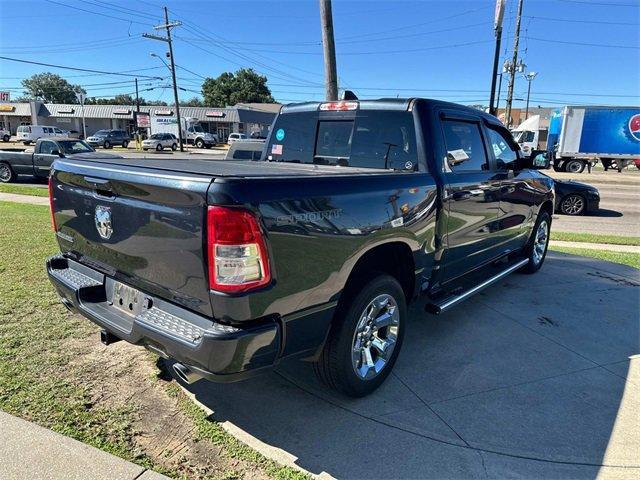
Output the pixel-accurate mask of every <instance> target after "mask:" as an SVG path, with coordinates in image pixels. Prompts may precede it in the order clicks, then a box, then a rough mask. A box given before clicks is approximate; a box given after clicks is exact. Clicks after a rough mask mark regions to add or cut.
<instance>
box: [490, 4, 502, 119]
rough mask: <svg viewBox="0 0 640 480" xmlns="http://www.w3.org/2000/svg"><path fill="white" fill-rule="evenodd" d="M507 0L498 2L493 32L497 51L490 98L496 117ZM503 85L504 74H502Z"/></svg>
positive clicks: (491, 112)
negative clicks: (497, 88)
mask: <svg viewBox="0 0 640 480" xmlns="http://www.w3.org/2000/svg"><path fill="white" fill-rule="evenodd" d="M505 2H506V0H496V14H495V19H494V23H493V30H494V33H495V36H496V50H495V52H494V53H493V70H492V72H491V96H490V97H489V113H490V114H491V115H494V116H495V115H496V113H497V111H498V107H497V106H496V105H494V100H495V95H496V77H497V76H498V63H499V62H500V43H501V42H502V19H503V17H504V4H505ZM500 83H502V74H500Z"/></svg>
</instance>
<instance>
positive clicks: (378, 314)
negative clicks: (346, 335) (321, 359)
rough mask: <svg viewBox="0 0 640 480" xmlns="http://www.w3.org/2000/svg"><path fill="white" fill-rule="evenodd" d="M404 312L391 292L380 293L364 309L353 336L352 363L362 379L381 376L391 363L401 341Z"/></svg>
mask: <svg viewBox="0 0 640 480" xmlns="http://www.w3.org/2000/svg"><path fill="white" fill-rule="evenodd" d="M399 327H400V311H399V310H398V303H397V302H396V300H395V299H394V298H393V297H392V296H391V295H389V294H386V293H385V294H382V295H378V296H377V297H376V298H374V299H373V300H372V301H371V302H370V303H369V304H368V305H367V307H366V308H365V309H364V311H363V312H362V314H361V315H360V319H359V320H358V325H357V327H356V331H355V333H354V335H353V344H352V353H351V363H352V365H353V370H354V371H355V373H356V375H357V376H358V377H359V378H361V379H362V380H371V379H373V378H375V377H377V376H378V375H379V374H380V372H382V370H384V368H385V367H386V366H387V364H388V363H389V360H390V359H391V355H393V351H394V349H395V346H396V342H397V340H398V329H399Z"/></svg>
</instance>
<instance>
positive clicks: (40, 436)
mask: <svg viewBox="0 0 640 480" xmlns="http://www.w3.org/2000/svg"><path fill="white" fill-rule="evenodd" d="M0 478H2V479H3V480H23V479H26V478H29V479H33V480H36V479H47V480H56V479H60V480H72V479H73V480H83V479H87V480H100V479H105V480H107V479H108V480H120V479H121V480H163V479H167V480H168V477H165V476H164V475H160V474H159V473H156V472H153V471H151V470H147V469H146V468H144V467H141V466H139V465H135V464H133V463H131V462H127V461H126V460H123V459H121V458H118V457H116V456H114V455H111V454H109V453H106V452H103V451H102V450H98V449H97V448H94V447H91V446H89V445H85V444H84V443H81V442H78V441H77V440H73V439H71V438H68V437H65V436H64V435H60V434H58V433H55V432H52V431H51V430H47V429H46V428H43V427H40V426H38V425H35V424H34V423H31V422H27V421H26V420H22V419H20V418H17V417H14V416H12V415H9V414H8V413H4V412H0Z"/></svg>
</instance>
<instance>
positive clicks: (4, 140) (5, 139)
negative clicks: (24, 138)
mask: <svg viewBox="0 0 640 480" xmlns="http://www.w3.org/2000/svg"><path fill="white" fill-rule="evenodd" d="M9 140H11V137H10V136H9V135H4V136H3V137H2V141H3V142H8V141H9Z"/></svg>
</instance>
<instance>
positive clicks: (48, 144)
mask: <svg viewBox="0 0 640 480" xmlns="http://www.w3.org/2000/svg"><path fill="white" fill-rule="evenodd" d="M60 157H67V158H75V159H83V158H84V159H89V158H93V159H103V160H107V159H112V158H120V156H119V155H113V154H108V153H98V152H96V151H95V150H94V149H93V148H92V147H90V146H89V145H88V144H87V143H85V142H84V141H83V140H78V139H75V138H39V139H38V141H37V142H36V145H35V148H34V149H33V151H29V150H27V151H24V152H12V151H10V150H0V183H10V182H13V181H15V179H16V178H17V177H18V175H32V176H35V177H39V178H47V177H48V176H49V171H50V170H51V164H52V163H53V161H54V160H55V159H57V158H60Z"/></svg>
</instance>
